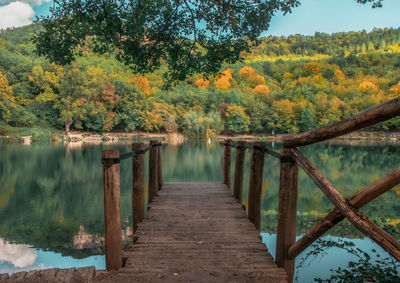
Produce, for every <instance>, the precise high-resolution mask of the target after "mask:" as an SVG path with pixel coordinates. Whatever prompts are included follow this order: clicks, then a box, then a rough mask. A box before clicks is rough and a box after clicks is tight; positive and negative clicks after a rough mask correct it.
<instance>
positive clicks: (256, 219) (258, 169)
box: [247, 142, 266, 231]
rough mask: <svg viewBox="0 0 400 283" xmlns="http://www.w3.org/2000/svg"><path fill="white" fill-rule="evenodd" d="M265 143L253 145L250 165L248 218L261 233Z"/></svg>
mask: <svg viewBox="0 0 400 283" xmlns="http://www.w3.org/2000/svg"><path fill="white" fill-rule="evenodd" d="M265 145H266V143H265V142H255V143H254V144H253V155H252V158H251V165H250V180H249V197H248V210H247V211H248V214H249V215H248V217H249V219H250V221H251V222H253V223H254V225H255V226H256V228H257V230H258V231H260V224H261V218H260V215H261V191H262V181H263V171H264V147H265Z"/></svg>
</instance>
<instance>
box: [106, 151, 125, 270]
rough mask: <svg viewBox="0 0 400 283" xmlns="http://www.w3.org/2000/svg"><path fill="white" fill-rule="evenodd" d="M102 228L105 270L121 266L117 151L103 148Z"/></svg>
mask: <svg viewBox="0 0 400 283" xmlns="http://www.w3.org/2000/svg"><path fill="white" fill-rule="evenodd" d="M102 157H103V158H102V163H103V185H104V228H105V233H104V235H105V253H106V268H107V270H118V269H119V268H120V267H122V235H121V211H120V183H119V152H118V151H117V150H103V152H102Z"/></svg>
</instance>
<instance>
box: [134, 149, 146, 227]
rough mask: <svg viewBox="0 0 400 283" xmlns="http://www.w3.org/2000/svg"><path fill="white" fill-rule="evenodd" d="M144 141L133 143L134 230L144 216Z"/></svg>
mask: <svg viewBox="0 0 400 283" xmlns="http://www.w3.org/2000/svg"><path fill="white" fill-rule="evenodd" d="M144 148H145V145H144V143H134V144H132V150H134V151H136V153H135V155H134V156H133V157H132V218H133V232H135V231H136V229H137V224H138V223H139V222H141V221H142V220H143V218H144V209H145V208H144V201H145V196H144V190H145V178H144V151H143V150H144Z"/></svg>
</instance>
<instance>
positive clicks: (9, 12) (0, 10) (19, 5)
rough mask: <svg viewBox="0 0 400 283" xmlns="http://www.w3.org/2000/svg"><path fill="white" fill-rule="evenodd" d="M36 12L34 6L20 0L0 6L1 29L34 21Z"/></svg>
mask: <svg viewBox="0 0 400 283" xmlns="http://www.w3.org/2000/svg"><path fill="white" fill-rule="evenodd" d="M34 16H35V12H34V11H33V9H32V7H31V6H30V5H29V4H27V3H23V2H20V1H17V2H12V3H10V4H8V5H5V6H1V7H0V29H6V28H9V27H20V26H25V25H29V24H31V23H32V18H33V17H34Z"/></svg>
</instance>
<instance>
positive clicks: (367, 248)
mask: <svg viewBox="0 0 400 283" xmlns="http://www.w3.org/2000/svg"><path fill="white" fill-rule="evenodd" d="M261 236H262V241H263V243H264V244H266V246H267V247H268V251H269V252H270V254H271V255H272V256H273V257H274V258H275V251H276V249H275V246H276V234H268V233H261ZM300 237H301V236H297V237H296V240H298V239H300ZM321 239H322V240H325V241H329V240H331V241H335V242H338V241H348V242H352V243H354V244H355V247H354V248H359V249H360V250H362V251H364V252H367V253H368V254H369V255H370V256H371V261H376V260H378V259H380V260H382V259H384V258H386V257H389V254H388V253H387V252H386V251H384V250H383V249H382V248H381V247H380V246H379V245H378V244H376V243H375V242H373V241H372V240H370V239H369V238H364V239H348V238H339V237H334V236H325V237H321ZM310 249H311V247H308V248H307V249H306V250H305V251H303V252H302V253H301V254H300V255H299V256H298V257H297V258H296V264H298V263H299V262H300V261H301V260H302V259H303V257H305V255H306V254H307V252H308V251H310ZM373 249H374V250H376V253H373V252H372V250H373ZM376 254H378V255H381V257H380V258H378V257H376ZM350 261H355V262H357V261H358V258H357V257H356V256H355V255H351V254H349V253H348V252H346V250H344V249H341V248H336V247H330V248H325V249H324V254H321V255H318V256H316V257H310V258H309V259H307V260H306V262H305V264H304V265H303V267H301V268H299V269H296V271H295V277H296V276H297V277H298V278H299V279H298V280H297V281H295V282H299V283H303V282H304V283H308V282H314V278H321V279H326V278H328V277H330V274H331V272H330V269H337V268H338V267H341V268H345V267H346V266H347V263H348V262H350ZM399 271H400V268H399Z"/></svg>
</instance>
